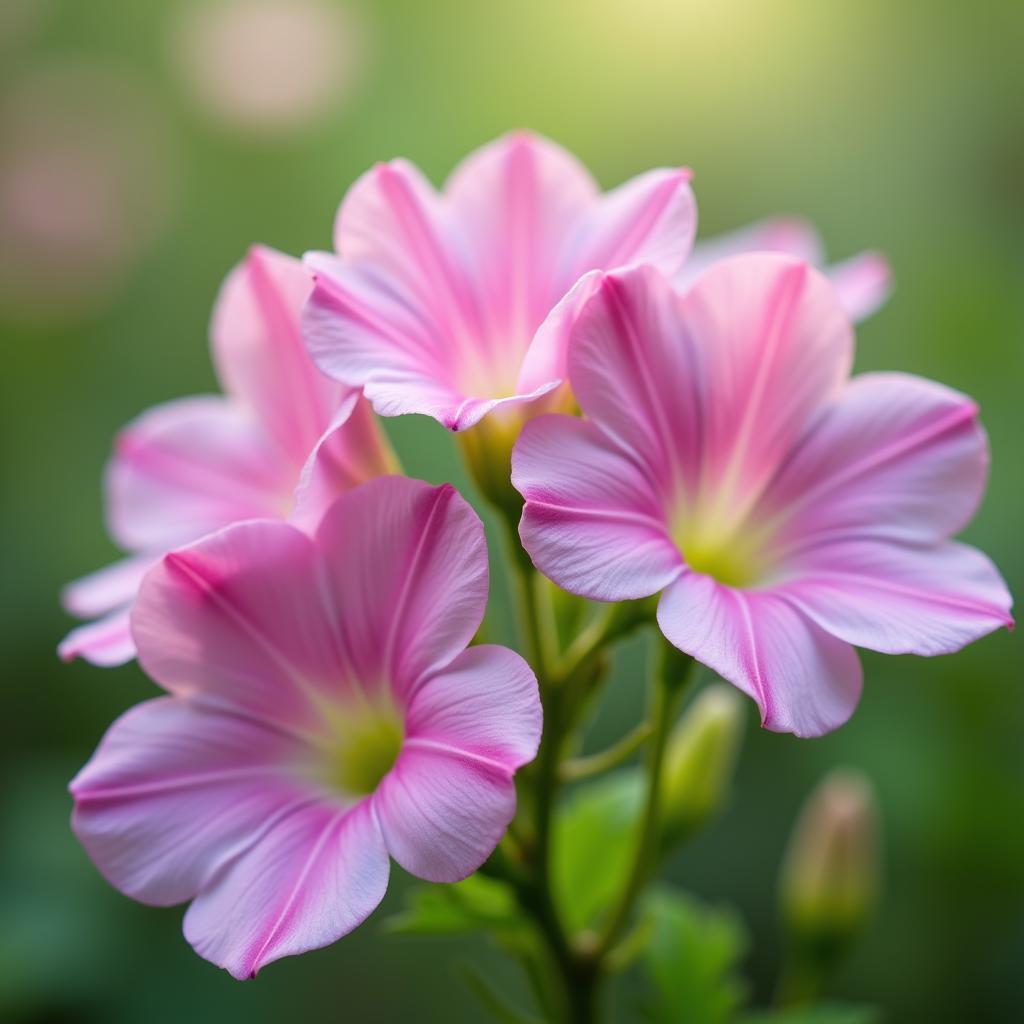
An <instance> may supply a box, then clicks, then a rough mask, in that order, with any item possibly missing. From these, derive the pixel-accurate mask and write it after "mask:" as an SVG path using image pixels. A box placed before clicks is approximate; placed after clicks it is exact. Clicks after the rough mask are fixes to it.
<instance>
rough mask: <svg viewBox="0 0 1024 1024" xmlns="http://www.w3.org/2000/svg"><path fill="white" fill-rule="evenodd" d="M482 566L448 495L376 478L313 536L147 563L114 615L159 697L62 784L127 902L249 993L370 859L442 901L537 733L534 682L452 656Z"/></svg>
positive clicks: (326, 924)
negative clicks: (155, 913) (157, 914)
mask: <svg viewBox="0 0 1024 1024" xmlns="http://www.w3.org/2000/svg"><path fill="white" fill-rule="evenodd" d="M487 580H488V571H487V548H486V544H485V541H484V532H483V526H482V524H481V522H480V520H479V518H478V517H477V515H476V513H475V512H473V510H472V509H471V508H470V506H469V505H468V504H467V503H466V502H465V501H464V500H463V499H462V498H461V497H460V496H459V495H458V494H457V492H456V491H455V490H454V488H452V487H451V486H448V485H446V486H444V487H437V488H434V487H430V486H429V485H427V484H424V483H422V482H420V481H416V480H409V479H407V478H405V477H386V478H382V479H378V480H373V481H370V482H369V483H367V484H365V485H363V486H362V487H358V488H356V489H354V490H352V491H349V492H348V493H346V494H344V495H343V496H342V497H341V498H339V499H338V500H337V502H336V503H335V504H334V505H332V506H331V507H330V508H329V509H328V510H327V512H326V513H325V514H324V516H323V518H322V520H321V521H320V523H319V525H318V527H317V528H316V530H315V531H313V532H312V533H308V532H304V531H301V530H299V529H297V528H296V527H294V526H292V525H291V524H288V523H283V522H251V523H242V524H237V525H235V526H232V527H229V528H228V529H226V530H222V531H220V532H219V533H216V534H213V535H211V536H210V537H207V538H205V539H204V540H201V541H199V542H197V543H196V544H194V545H192V546H190V547H186V548H184V549H182V550H179V551H177V552H174V553H172V554H169V555H167V556H166V557H165V558H164V559H163V560H162V561H161V562H160V563H159V564H158V565H157V566H155V567H154V568H153V569H152V570H150V572H149V573H148V575H147V576H146V578H145V580H144V581H143V584H142V588H141V591H140V594H139V598H138V600H137V602H136V605H135V610H134V612H133V620H134V632H135V637H136V640H137V641H138V646H139V661H140V663H141V665H142V667H143V668H144V669H145V670H146V671H147V672H148V673H149V674H150V675H151V676H152V677H153V678H154V679H155V680H156V681H157V682H158V683H159V684H160V685H161V686H162V687H163V688H164V689H165V690H166V691H167V693H168V695H167V696H164V697H161V698H158V699H156V700H152V701H149V702H147V703H145V704H141V705H139V706H138V707H136V708H134V709H133V710H131V711H129V712H128V713H127V714H126V715H124V716H122V717H121V718H120V719H119V720H118V721H117V722H115V723H114V725H113V726H112V727H111V729H110V730H109V731H108V733H107V735H106V736H105V737H104V739H103V741H102V742H101V744H100V746H99V749H98V750H97V751H96V753H95V755H94V756H93V758H92V760H91V761H90V762H89V763H88V764H87V765H86V766H85V768H83V769H82V771H81V772H80V773H79V774H78V776H77V778H76V779H75V780H74V781H73V782H72V784H71V791H72V793H73V794H74V798H75V812H74V817H73V827H74V830H75V833H76V835H77V836H78V838H79V839H80V840H81V842H82V843H83V845H84V846H85V848H86V850H87V851H88V853H89V855H90V856H91V857H92V859H93V860H94V861H95V863H96V865H97V867H98V868H99V869H100V871H101V872H102V873H103V874H104V876H105V877H106V878H107V879H108V880H109V881H110V882H111V883H112V884H113V885H115V886H116V887H117V888H118V889H120V890H121V891H122V892H124V893H126V894H127V895H129V896H131V897H133V898H135V899H138V900H141V901H142V902H145V903H150V904H156V905H161V906H163V905H170V904H174V903H181V902H184V901H186V900H191V901H192V903H191V906H190V907H189V909H188V912H187V913H186V915H185V936H186V938H187V939H188V941H189V942H190V943H191V944H192V945H193V946H194V947H195V949H196V951H197V952H198V953H199V954H200V955H201V956H203V957H205V958H206V959H208V960H210V961H212V962H213V963H215V964H218V965H220V966H222V967H224V968H226V969H227V970H228V971H230V972H231V974H233V975H234V976H235V977H236V978H249V977H252V976H254V975H255V974H256V972H257V971H258V970H259V969H260V968H261V967H262V966H264V965H265V964H267V963H270V962H271V961H273V960H277V959H278V958H280V957H282V956H288V955H291V954H295V953H301V952H304V951H306V950H309V949H316V948H318V947H320V946H324V945H327V944H328V943H330V942H333V941H335V940H336V939H338V938H340V937H341V936H342V935H344V934H345V933H346V932H348V931H350V930H351V929H352V928H354V927H355V926H356V925H358V924H359V923H360V922H361V921H363V920H364V919H365V918H366V917H367V916H368V915H369V914H370V913H371V912H372V911H373V910H374V908H375V907H376V906H377V904H378V903H379V902H380V900H381V898H382V897H383V896H384V892H385V890H386V888H387V884H388V874H389V857H393V858H394V859H395V860H396V861H397V862H398V863H399V864H401V865H402V867H403V868H405V869H406V870H407V871H409V872H410V873H412V874H414V875H416V876H418V877H420V878H424V879H427V880H428V881H432V882H454V881H458V880H459V879H461V878H465V877H466V876H467V875H469V874H470V873H471V872H473V871H475V870H476V869H477V868H478V867H479V866H480V865H481V864H482V863H483V861H484V860H485V859H486V858H487V857H488V856H489V855H490V853H491V852H492V850H493V849H494V847H495V846H496V845H497V843H498V841H499V839H500V838H501V836H502V835H503V834H504V831H505V829H506V828H507V826H508V823H509V822H510V821H511V819H512V817H513V814H514V813H515V807H516V791H515V786H514V784H513V775H514V773H515V771H516V769H517V768H518V767H519V766H520V765H522V764H524V763H526V762H528V761H530V760H532V758H533V757H534V755H535V754H536V751H537V745H538V742H539V740H540V732H541V705H540V698H539V695H538V691H537V681H536V678H535V677H534V675H533V672H532V671H531V670H530V667H529V666H528V665H527V664H526V662H525V661H523V659H522V658H520V657H519V655H517V654H516V653H514V652H513V651H510V650H508V649H506V648H504V647H495V646H492V645H478V646H473V647H467V644H469V642H470V640H471V639H472V638H473V635H474V633H475V632H476V630H477V628H478V627H479V625H480V622H481V620H482V619H483V615H484V610H485V606H486V603H487V586H488V582H487Z"/></svg>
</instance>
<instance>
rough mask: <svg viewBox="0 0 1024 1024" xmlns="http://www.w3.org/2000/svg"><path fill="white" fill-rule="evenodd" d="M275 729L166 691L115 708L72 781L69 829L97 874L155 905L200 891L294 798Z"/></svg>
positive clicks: (287, 749) (284, 743)
mask: <svg viewBox="0 0 1024 1024" xmlns="http://www.w3.org/2000/svg"><path fill="white" fill-rule="evenodd" d="M291 752H292V744H291V742H290V741H289V740H288V739H287V738H286V737H285V736H283V735H282V734H281V733H278V732H275V731H273V730H271V729H268V728H266V727H264V726H262V725H260V724H258V723H255V722H252V721H246V720H244V719H241V718H238V717H237V716H233V715H226V714H222V713H220V712H218V711H213V710H209V709H206V708H203V707H201V706H195V705H191V704H189V703H187V702H185V701H182V700H179V699H177V698H173V697H161V698H158V699H157V700H151V701H147V702H146V703H144V704H140V705H138V706H137V707H135V708H132V710H131V711H129V712H127V713H126V714H124V715H122V716H121V717H120V718H119V719H118V720H117V721H116V722H115V723H114V724H113V725H112V726H111V728H110V730H109V731H108V732H107V734H106V736H104V738H103V740H102V742H101V743H100V745H99V747H98V748H97V750H96V753H95V754H93V756H92V758H91V760H90V761H89V763H88V764H87V765H86V766H85V767H84V768H83V769H82V770H81V771H80V772H79V773H78V775H77V776H76V777H75V779H74V781H73V782H72V783H71V792H72V794H73V795H74V798H75V812H74V816H73V818H72V827H73V828H74V831H75V835H76V836H77V837H78V839H79V840H80V841H81V843H82V845H83V846H84V847H85V849H86V851H87V852H88V854H89V856H90V857H91V858H92V860H93V861H94V862H95V864H96V866H97V867H98V868H99V870H100V871H101V872H102V874H103V876H104V877H105V878H106V879H107V880H108V881H109V882H110V883H111V885H113V886H115V887H116V888H117V889H119V890H120V891H121V892H123V893H126V894H127V895H128V896H131V897H132V898H133V899H137V900H141V901H143V902H145V903H152V904H157V905H161V906H166V905H170V904H173V903H180V902H182V901H183V900H187V899H190V898H191V897H192V896H194V895H195V894H196V893H197V892H199V891H200V889H202V888H203V887H204V886H205V885H206V884H207V883H208V882H209V881H210V880H211V879H212V878H213V877H214V875H215V874H216V872H217V871H218V870H219V869H220V868H221V867H223V866H224V865H226V864H228V863H230V862H231V861H232V860H233V859H234V858H235V857H236V856H238V854H239V853H241V852H242V851H244V850H245V849H246V848H247V847H248V846H249V845H250V844H251V843H252V842H254V841H255V840H256V839H257V838H258V836H259V834H260V832H261V831H262V829H263V828H264V827H265V826H266V825H267V824H268V822H269V820H270V819H271V818H272V817H273V816H274V815H276V814H279V813H280V812H281V811H282V810H283V809H286V808H288V807H289V806H291V805H292V804H294V802H295V801H296V799H298V798H299V797H300V796H301V793H300V791H298V790H297V788H296V787H295V786H292V785H289V784H288V783H287V780H286V778H285V777H284V776H283V774H282V771H281V767H280V765H281V763H282V762H283V761H284V759H285V758H286V757H287V756H289V754H290V753H291Z"/></svg>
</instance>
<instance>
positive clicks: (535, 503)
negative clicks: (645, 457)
mask: <svg viewBox="0 0 1024 1024" xmlns="http://www.w3.org/2000/svg"><path fill="white" fill-rule="evenodd" d="M512 483H513V485H514V486H515V487H516V489H517V490H518V491H519V492H520V493H521V494H522V495H523V497H524V498H525V499H526V505H525V507H524V509H523V518H522V522H521V523H520V526H519V535H520V537H521V538H522V541H523V546H524V547H525V548H526V550H527V552H529V554H530V557H531V558H532V559H533V562H534V565H536V566H537V568H538V569H539V570H540V571H541V572H543V573H544V574H545V575H546V576H548V577H550V578H551V579H552V580H554V581H555V582H556V583H557V584H558V585H559V586H560V587H563V588H564V589H566V590H569V591H571V592H572V593H575V594H581V595H583V596H585V597H590V598H594V599H595V600H600V601H623V600H628V599H632V598H639V597H647V596H649V595H650V594H655V593H657V592H658V591H659V590H661V589H662V588H663V587H665V586H667V585H668V584H669V583H670V582H671V581H672V580H673V579H674V578H675V577H676V576H677V575H678V574H679V572H680V570H681V568H682V559H681V558H680V555H679V552H678V551H677V550H676V548H675V546H674V545H673V543H672V541H671V540H670V539H669V537H668V534H667V531H666V527H665V522H664V515H663V511H662V508H661V504H660V501H659V497H658V494H657V492H656V486H655V485H654V484H653V483H652V481H651V480H650V478H649V477H648V476H647V475H646V474H645V473H644V472H643V471H642V470H641V469H640V468H639V467H638V466H637V464H636V463H635V462H634V461H633V460H631V459H630V458H629V457H628V456H627V455H626V454H625V453H624V452H623V450H622V449H621V448H620V447H619V446H618V445H616V444H615V443H614V442H613V441H612V440H611V439H610V438H609V437H607V436H606V435H605V434H604V433H603V432H602V431H601V430H599V429H598V428H597V427H596V426H595V425H594V424H593V423H590V422H587V421H584V420H578V419H575V418H573V417H569V416H542V417H540V418H539V419H536V420H534V421H532V422H531V423H528V424H527V425H526V427H525V428H524V430H523V432H522V434H520V436H519V440H518V441H517V442H516V446H515V448H514V449H513V452H512Z"/></svg>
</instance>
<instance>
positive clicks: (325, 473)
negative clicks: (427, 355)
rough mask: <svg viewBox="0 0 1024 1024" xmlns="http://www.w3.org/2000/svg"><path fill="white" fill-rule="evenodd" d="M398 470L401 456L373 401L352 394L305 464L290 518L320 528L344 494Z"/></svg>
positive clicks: (343, 403) (309, 528)
mask: <svg viewBox="0 0 1024 1024" xmlns="http://www.w3.org/2000/svg"><path fill="white" fill-rule="evenodd" d="M398 472H400V466H399V464H398V459H397V457H396V455H395V453H394V451H393V450H392V448H391V445H390V443H389V442H388V439H387V437H386V435H385V434H384V431H383V430H382V429H381V427H380V424H379V423H378V422H377V420H376V419H375V418H374V415H373V411H372V409H371V408H370V403H369V402H367V401H366V400H365V399H364V398H363V397H362V396H360V395H359V394H358V392H352V393H351V394H350V396H348V397H347V398H346V399H345V400H344V401H343V402H342V404H341V406H340V407H339V409H338V411H337V413H336V414H335V416H334V419H333V420H332V422H331V425H330V426H329V427H328V428H327V431H326V432H325V433H324V435H323V437H321V438H320V440H319V441H318V442H317V444H316V446H315V447H314V448H313V451H312V453H311V454H310V456H309V458H308V459H307V460H306V464H305V466H303V468H302V476H301V477H300V479H299V485H298V487H297V488H296V491H295V507H294V509H293V510H292V514H291V516H290V517H289V519H290V521H291V522H292V523H295V525H296V526H300V527H302V529H304V530H309V531H312V530H315V529H316V526H317V524H318V523H319V522H320V518H321V516H323V514H324V512H326V511H327V509H328V508H329V507H330V506H331V505H332V504H333V502H334V500H335V498H337V497H338V496H339V495H341V494H344V493H345V492H346V491H350V490H352V488H353V487H358V486H359V485H360V484H363V483H365V482H366V481H367V480H372V479H373V478H374V477H377V476H388V475H390V474H392V473H398Z"/></svg>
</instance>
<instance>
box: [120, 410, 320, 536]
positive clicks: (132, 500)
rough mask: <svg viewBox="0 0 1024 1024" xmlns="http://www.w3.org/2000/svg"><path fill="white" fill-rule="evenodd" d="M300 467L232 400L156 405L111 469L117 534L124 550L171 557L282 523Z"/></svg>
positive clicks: (125, 436) (135, 426)
mask: <svg viewBox="0 0 1024 1024" xmlns="http://www.w3.org/2000/svg"><path fill="white" fill-rule="evenodd" d="M300 468H301V463H298V464H296V465H295V466H291V465H290V464H288V463H287V461H285V460H283V459H282V458H281V457H280V455H278V454H277V453H276V450H275V448H274V447H273V445H271V444H270V442H269V440H268V438H267V435H266V434H265V433H264V432H263V431H262V429H261V428H260V426H259V424H258V423H257V422H256V421H255V420H254V419H252V418H251V417H250V416H249V415H247V414H246V413H245V411H244V410H243V409H242V408H241V407H240V406H239V405H237V404H236V403H234V402H232V401H231V400H230V399H226V398H217V397H213V396H204V397H196V398H183V399H179V400H177V401H174V402H167V403H165V404H164V405H158V406H155V407H154V408H152V409H150V410H149V411H148V412H145V413H143V414H142V415H141V416H139V417H138V418H137V419H136V420H134V421H133V422H132V423H130V424H129V425H128V426H127V427H125V428H124V430H122V431H121V433H120V434H119V435H118V438H117V442H116V445H115V451H114V456H113V458H112V459H111V461H110V463H109V465H108V468H107V494H108V518H109V527H110V532H111V535H112V536H113V537H114V538H115V539H116V540H117V542H118V543H119V544H120V545H121V546H122V547H125V548H129V549H134V550H150V551H166V550H167V549H169V548H172V547H176V546H178V545H179V544H185V543H188V542H189V541H191V540H194V539H195V538H197V537H200V536H202V535H203V534H206V533H210V532H211V531H213V530H216V529H219V528H220V527H222V526H226V525H227V524H228V523H233V522H237V521H238V520H240V519H252V518H258V517H261V516H265V517H278V516H280V515H282V514H284V513H285V512H286V511H287V504H288V503H289V501H290V498H291V492H292V490H293V489H294V487H295V484H296V483H297V481H298V475H299V469H300Z"/></svg>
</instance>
